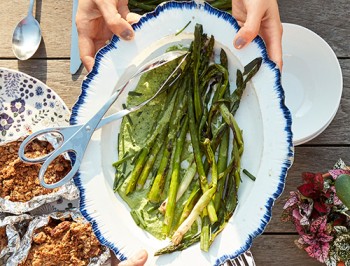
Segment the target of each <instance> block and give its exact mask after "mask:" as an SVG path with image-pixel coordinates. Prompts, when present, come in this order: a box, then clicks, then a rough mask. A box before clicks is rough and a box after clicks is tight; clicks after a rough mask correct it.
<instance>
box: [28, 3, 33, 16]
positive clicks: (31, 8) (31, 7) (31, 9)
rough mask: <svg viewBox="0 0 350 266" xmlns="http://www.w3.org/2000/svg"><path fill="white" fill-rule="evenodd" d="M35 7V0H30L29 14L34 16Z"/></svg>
mask: <svg viewBox="0 0 350 266" xmlns="http://www.w3.org/2000/svg"><path fill="white" fill-rule="evenodd" d="M33 7H34V0H30V2H29V9H28V15H29V16H33Z"/></svg>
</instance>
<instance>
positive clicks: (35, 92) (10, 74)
mask: <svg viewBox="0 0 350 266" xmlns="http://www.w3.org/2000/svg"><path fill="white" fill-rule="evenodd" d="M69 117H70V112H69V109H68V107H67V106H66V104H65V103H64V102H63V100H62V99H61V98H60V97H59V96H58V95H57V94H56V92H54V91H53V90H52V89H51V88H49V87H47V86H46V84H44V83H43V82H41V81H40V80H38V79H36V78H34V77H31V76H29V75H27V74H25V73H23V72H19V71H16V70H12V69H7V68H0V145H2V144H4V143H6V142H10V141H14V140H17V139H18V138H20V137H23V136H25V135H28V134H30V133H32V132H35V131H37V130H40V129H43V128H47V127H57V126H67V125H68V124H69ZM77 197H78V191H77V189H76V187H75V186H74V184H73V183H72V182H69V183H68V184H66V185H64V186H63V187H62V188H61V189H60V190H59V191H57V192H55V193H52V194H48V195H41V196H37V197H34V198H33V199H31V200H30V201H27V202H11V201H9V200H6V199H4V198H0V212H9V213H16V214H20V213H25V212H28V211H32V214H42V213H47V212H50V211H57V210H62V209H63V210H64V209H65V208H66V207H67V206H68V207H72V206H77V205H78V204H77V203H78V201H77V200H76V201H71V200H74V199H76V198H77ZM68 200H69V201H68Z"/></svg>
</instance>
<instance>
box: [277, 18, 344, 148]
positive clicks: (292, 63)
mask: <svg viewBox="0 0 350 266" xmlns="http://www.w3.org/2000/svg"><path fill="white" fill-rule="evenodd" d="M282 46H283V70H282V85H283V89H284V90H285V93H286V105H287V106H288V108H289V109H290V111H291V113H292V120H293V126H292V131H293V142H294V144H295V145H299V144H302V143H305V142H307V141H310V140H311V139H313V138H315V137H316V136H318V135H319V134H321V133H322V132H323V130H325V129H326V127H327V126H328V125H329V124H330V123H331V121H332V119H333V118H334V116H335V114H336V112H337V110H338V107H339V104H340V99H341V95H342V90H343V78H342V73H341V68H340V65H339V62H338V59H337V57H336V55H335V54H334V52H333V50H332V48H331V47H330V46H329V45H328V44H327V43H326V42H325V41H324V40H323V39H322V38H321V37H320V36H319V35H317V34H316V33H314V32H312V31H311V30H309V29H306V28H304V27H302V26H299V25H295V24H288V23H283V39H282Z"/></svg>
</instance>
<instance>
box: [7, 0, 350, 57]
mask: <svg viewBox="0 0 350 266" xmlns="http://www.w3.org/2000/svg"><path fill="white" fill-rule="evenodd" d="M35 6H36V13H35V15H36V18H37V19H38V20H39V21H40V25H41V29H42V34H43V41H42V43H41V45H40V48H39V51H38V52H37V53H36V54H35V56H34V57H35V58H45V57H49V58H68V57H69V52H70V34H71V12H72V1H71V0H60V1H56V0H45V1H43V0H37V1H36V2H35ZM279 6H280V12H281V19H282V21H283V22H289V23H295V24H299V25H302V26H305V27H307V28H310V29H311V30H313V31H314V32H316V33H317V34H319V35H320V36H321V37H322V38H324V39H325V40H326V41H327V42H328V43H329V44H330V46H331V47H332V48H333V49H334V51H335V53H336V54H337V56H339V57H350V46H349V45H348V42H349V36H350V24H349V23H348V22H349V21H348V11H349V10H350V2H349V1H348V0H337V1H326V0H322V1H319V0H310V1H301V0H280V1H279ZM27 9H28V2H23V1H21V0H12V1H0V10H2V12H0V21H2V23H6V26H4V25H3V26H2V27H0V36H1V39H0V58H14V56H13V54H12V49H11V39H12V32H13V29H14V27H15V26H16V25H17V23H18V22H19V20H20V19H21V18H23V17H24V16H25V15H26V13H27ZM335 17H336V18H337V19H334V18H335ZM305 45H307V44H305Z"/></svg>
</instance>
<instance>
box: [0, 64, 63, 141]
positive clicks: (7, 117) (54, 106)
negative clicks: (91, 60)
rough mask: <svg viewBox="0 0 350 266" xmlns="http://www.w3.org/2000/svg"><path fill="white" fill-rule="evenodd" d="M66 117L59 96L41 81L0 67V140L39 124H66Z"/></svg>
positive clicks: (40, 125) (27, 131) (38, 127)
mask: <svg viewBox="0 0 350 266" xmlns="http://www.w3.org/2000/svg"><path fill="white" fill-rule="evenodd" d="M69 116H70V112H69V110H68V107H67V106H66V105H65V103H64V102H63V101H62V99H61V98H60V97H59V96H58V95H57V94H56V93H55V92H54V91H53V90H51V89H50V88H48V87H47V86H46V85H45V84H44V83H43V82H41V81H39V80H37V79H35V78H33V77H31V76H28V75H27V74H24V73H22V72H18V71H15V70H10V69H6V68H0V143H3V142H8V141H13V140H15V139H17V138H18V137H20V136H23V135H27V134H29V133H31V132H34V131H36V130H38V129H40V128H43V127H47V126H59V125H60V126H62V125H65V124H66V125H68V124H69Z"/></svg>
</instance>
